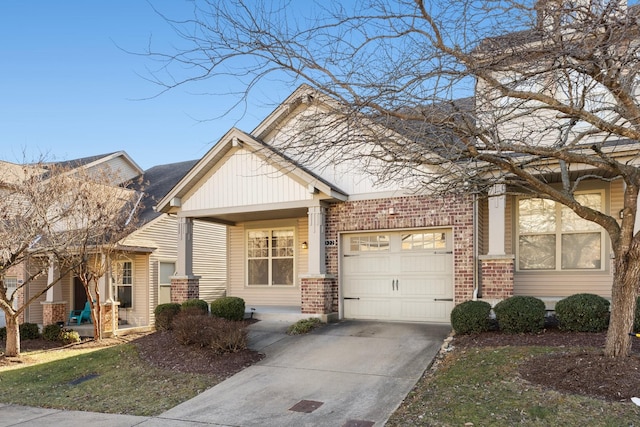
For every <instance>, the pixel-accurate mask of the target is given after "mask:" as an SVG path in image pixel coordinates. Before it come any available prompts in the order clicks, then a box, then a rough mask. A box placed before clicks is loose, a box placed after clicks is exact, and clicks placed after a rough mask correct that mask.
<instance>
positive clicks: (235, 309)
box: [211, 297, 244, 320]
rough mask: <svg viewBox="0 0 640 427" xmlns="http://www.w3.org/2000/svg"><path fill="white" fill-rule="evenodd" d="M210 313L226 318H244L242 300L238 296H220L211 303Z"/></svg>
mask: <svg viewBox="0 0 640 427" xmlns="http://www.w3.org/2000/svg"><path fill="white" fill-rule="evenodd" d="M211 315H212V316H216V317H222V318H223V319H227V320H242V319H244V300H243V299H242V298H238V297H222V298H218V299H217V300H215V301H213V302H212V303H211Z"/></svg>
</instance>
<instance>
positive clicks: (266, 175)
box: [182, 148, 313, 212]
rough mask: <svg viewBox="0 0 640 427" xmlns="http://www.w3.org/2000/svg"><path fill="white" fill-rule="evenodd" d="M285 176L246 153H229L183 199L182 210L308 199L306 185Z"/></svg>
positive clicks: (257, 157)
mask: <svg viewBox="0 0 640 427" xmlns="http://www.w3.org/2000/svg"><path fill="white" fill-rule="evenodd" d="M286 173H287V171H286V170H279V169H276V168H275V167H274V166H272V165H271V164H269V163H267V162H265V161H264V160H263V159H262V158H260V157H259V156H257V155H255V154H253V153H251V152H250V151H248V150H245V149H242V148H241V149H235V150H231V151H230V152H229V153H228V154H227V155H226V156H225V157H224V158H223V159H222V160H221V161H220V162H219V163H218V165H217V167H215V168H212V170H211V171H210V172H209V173H208V174H207V175H206V176H205V177H204V178H203V179H202V181H201V182H202V184H201V185H200V186H198V187H197V188H196V189H194V190H193V191H192V192H190V193H189V194H188V195H187V196H186V197H184V198H183V201H182V208H183V211H184V212H187V211H190V210H199V209H210V208H225V207H235V206H252V205H262V204H271V203H286V202H291V201H300V200H311V199H312V198H313V194H311V193H309V191H307V188H306V186H305V185H303V184H302V183H301V182H298V181H296V180H294V179H292V178H291V177H289V176H288V175H287V174H286Z"/></svg>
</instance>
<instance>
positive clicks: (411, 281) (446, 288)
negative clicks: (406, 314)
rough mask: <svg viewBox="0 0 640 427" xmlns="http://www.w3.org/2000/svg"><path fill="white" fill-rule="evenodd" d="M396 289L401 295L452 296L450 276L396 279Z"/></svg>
mask: <svg viewBox="0 0 640 427" xmlns="http://www.w3.org/2000/svg"><path fill="white" fill-rule="evenodd" d="M398 291H399V293H400V296H402V297H427V296H428V297H433V298H448V297H450V296H452V295H451V294H452V292H451V278H450V277H449V276H443V277H429V278H405V279H403V280H399V281H398Z"/></svg>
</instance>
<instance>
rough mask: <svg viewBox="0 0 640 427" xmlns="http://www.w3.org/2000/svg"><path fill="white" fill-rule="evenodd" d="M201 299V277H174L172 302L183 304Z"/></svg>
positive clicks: (172, 281)
mask: <svg viewBox="0 0 640 427" xmlns="http://www.w3.org/2000/svg"><path fill="white" fill-rule="evenodd" d="M195 298H200V277H197V276H194V277H172V278H171V302H177V303H179V304H180V303H183V302H185V301H186V300H188V299H195Z"/></svg>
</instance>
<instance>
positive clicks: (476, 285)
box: [472, 191, 482, 301]
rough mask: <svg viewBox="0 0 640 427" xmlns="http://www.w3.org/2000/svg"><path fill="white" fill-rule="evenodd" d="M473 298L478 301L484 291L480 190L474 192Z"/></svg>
mask: <svg viewBox="0 0 640 427" xmlns="http://www.w3.org/2000/svg"><path fill="white" fill-rule="evenodd" d="M472 228H473V300H474V301H476V300H477V299H478V298H479V297H480V298H482V291H481V289H480V277H479V271H478V270H479V268H478V253H479V250H478V242H479V241H480V239H479V238H478V228H479V227H478V192H477V191H474V192H473V225H472Z"/></svg>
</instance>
